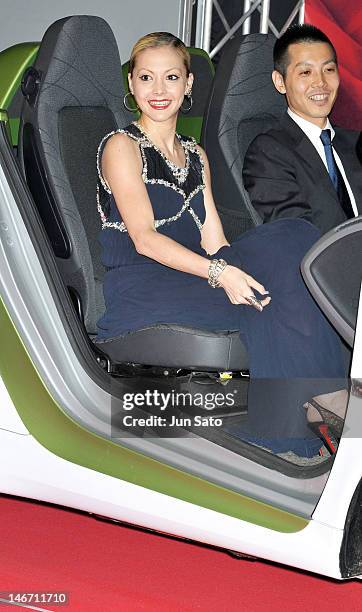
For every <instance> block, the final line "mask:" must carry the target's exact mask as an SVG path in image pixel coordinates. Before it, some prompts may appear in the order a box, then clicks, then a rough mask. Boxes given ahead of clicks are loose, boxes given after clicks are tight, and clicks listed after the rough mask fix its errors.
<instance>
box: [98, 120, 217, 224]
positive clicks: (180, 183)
mask: <svg viewBox="0 0 362 612" xmlns="http://www.w3.org/2000/svg"><path fill="white" fill-rule="evenodd" d="M114 134H127V136H129V137H130V138H132V139H133V140H135V141H136V142H138V144H139V147H140V152H141V157H142V180H143V182H144V183H145V184H151V185H155V184H157V185H164V186H165V187H169V188H170V189H173V190H174V191H176V192H177V193H179V194H180V195H181V196H182V199H183V204H182V206H181V208H180V210H179V211H178V212H177V213H176V214H175V215H172V216H171V217H166V218H164V219H155V223H154V225H155V228H156V229H157V228H158V227H160V226H162V225H165V224H166V223H172V222H174V221H178V219H180V217H181V215H182V214H183V213H184V212H185V211H187V212H188V213H189V214H190V215H191V216H192V218H193V220H194V222H195V224H196V226H197V227H198V229H199V231H201V230H202V223H201V221H200V219H199V217H198V216H197V214H196V212H195V211H194V209H193V208H192V206H191V205H190V202H191V200H192V198H193V197H194V196H195V195H196V194H197V193H198V192H199V191H201V190H203V189H205V174H204V162H203V159H202V157H201V155H200V153H199V151H198V150H197V147H196V141H195V139H194V138H192V139H188V138H185V137H184V136H180V135H179V134H177V138H178V139H179V141H180V144H181V146H182V148H183V150H184V153H185V166H184V167H183V168H181V167H179V166H177V165H176V164H174V163H173V162H172V161H171V160H169V159H167V157H166V156H165V155H164V154H163V153H162V151H160V149H158V147H156V145H154V144H153V143H152V142H151V140H150V139H149V137H148V136H147V134H146V133H145V132H144V131H143V130H142V128H141V126H139V125H138V123H137V122H134V123H133V124H131V125H130V126H128V127H127V128H124V129H119V130H115V131H113V132H110V133H109V134H106V135H105V136H104V138H103V139H102V140H101V142H100V145H99V147H98V152H97V172H98V177H99V182H98V183H97V209H98V212H99V215H100V217H101V222H102V229H106V228H110V229H117V230H119V231H120V232H127V228H126V226H125V224H124V223H123V222H119V221H109V220H108V218H107V214H106V212H105V208H104V207H103V206H102V204H101V187H102V188H103V189H104V190H105V191H106V193H107V194H108V195H109V196H111V195H112V192H111V190H110V189H109V187H108V185H107V183H106V182H105V180H104V178H103V176H102V173H101V169H100V158H101V155H102V152H103V148H104V145H105V143H106V141H107V140H108V138H110V137H111V136H113V135H114ZM148 149H153V150H154V151H156V152H157V153H158V155H159V156H160V157H161V159H162V160H163V161H164V163H165V165H166V167H167V169H168V170H169V172H170V173H171V176H172V178H173V179H174V180H172V181H170V180H166V179H162V178H155V177H152V176H150V175H149V167H148V160H147V157H148V155H147V150H148ZM195 155H196V156H197V157H196V159H197V161H198V165H199V168H200V175H201V176H200V181H199V184H198V185H196V186H195V187H194V188H193V189H192V190H191V191H190V190H189V189H187V187H188V186H189V185H188V183H189V181H188V178H189V176H190V171H191V166H192V162H191V157H193V158H194V156H195Z"/></svg>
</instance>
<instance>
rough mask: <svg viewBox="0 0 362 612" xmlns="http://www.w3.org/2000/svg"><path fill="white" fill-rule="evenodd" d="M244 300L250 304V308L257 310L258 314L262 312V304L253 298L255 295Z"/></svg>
mask: <svg viewBox="0 0 362 612" xmlns="http://www.w3.org/2000/svg"><path fill="white" fill-rule="evenodd" d="M245 299H246V301H247V302H248V303H249V304H250V306H253V307H254V308H256V310H259V312H261V311H262V310H263V304H262V303H261V301H260V300H258V299H257V298H256V297H255V295H249V296H248V297H246V298H245Z"/></svg>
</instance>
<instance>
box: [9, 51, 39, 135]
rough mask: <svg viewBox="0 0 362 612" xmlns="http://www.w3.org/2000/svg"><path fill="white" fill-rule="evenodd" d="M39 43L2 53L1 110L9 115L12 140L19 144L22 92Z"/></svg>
mask: <svg viewBox="0 0 362 612" xmlns="http://www.w3.org/2000/svg"><path fill="white" fill-rule="evenodd" d="M38 49H39V43H38V42H34V43H31V42H30V43H20V44H18V45H14V46H13V47H9V48H8V49H5V50H4V51H1V52H0V75H1V77H0V108H2V109H5V110H6V111H7V112H8V115H9V119H10V121H9V123H10V130H11V138H12V142H13V145H14V146H17V144H18V132H19V121H20V112H21V107H22V102H23V96H22V93H21V90H20V85H21V79H22V76H23V74H24V72H25V70H26V69H27V68H28V67H29V66H31V65H32V64H33V62H34V60H35V57H36V54H37V53H38Z"/></svg>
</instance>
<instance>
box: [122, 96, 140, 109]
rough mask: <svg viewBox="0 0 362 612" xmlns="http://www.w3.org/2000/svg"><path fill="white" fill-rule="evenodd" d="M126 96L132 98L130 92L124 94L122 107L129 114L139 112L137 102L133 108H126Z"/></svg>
mask: <svg viewBox="0 0 362 612" xmlns="http://www.w3.org/2000/svg"><path fill="white" fill-rule="evenodd" d="M128 96H133V93H132V92H131V91H129V92H128V93H126V94H125V95H124V96H123V106H124V107H125V108H126V109H127V110H128V111H130V112H131V113H136V112H137V111H139V110H140V109H139V106H138V104H137V102H136V106H135V107H134V108H131V107H130V106H128V104H127V98H128Z"/></svg>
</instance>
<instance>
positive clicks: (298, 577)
mask: <svg viewBox="0 0 362 612" xmlns="http://www.w3.org/2000/svg"><path fill="white" fill-rule="evenodd" d="M0 541H1V554H0V578H1V580H0V591H12V590H17V591H22V592H24V591H26V592H29V591H47V592H49V591H68V592H69V598H70V603H69V605H68V606H64V607H63V606H56V607H55V606H50V605H49V604H38V606H39V607H43V608H47V609H51V610H56V611H58V612H62V611H63V610H64V612H68V611H69V612H70V611H71V612H73V611H82V612H93V611H94V612H95V611H97V612H108V611H114V610H115V611H117V610H121V611H123V610H125V611H127V612H132V611H133V610H155V611H157V612H159V611H160V612H163V611H167V612H173V611H185V612H186V611H191V610H205V611H207V612H212V611H218V612H220V611H222V610H225V611H228V612H233V611H240V610H243V611H244V610H247V611H253V612H254V611H260V612H266V611H267V612H269V611H274V610H278V611H282V612H284V611H288V612H297V611H298V612H299V611H300V612H306V611H307V612H314V611H315V612H323V611H324V610H329V611H330V612H337V611H341V610H346V611H348V612H357V611H358V612H359V611H360V610H361V609H362V584H361V583H360V582H359V581H353V582H344V583H339V582H334V581H331V580H327V579H322V578H319V577H316V576H313V575H310V574H305V573H303V572H299V571H296V570H291V569H286V568H284V567H279V566H276V565H273V564H270V563H263V562H261V561H255V562H253V561H246V560H239V559H234V558H232V557H231V556H230V555H228V554H227V553H224V552H222V551H218V550H213V549H210V548H207V547H204V546H199V545H195V544H189V543H187V542H183V541H177V540H174V539H172V538H168V537H165V536H160V535H155V534H153V533H146V532H143V531H141V530H137V529H133V528H130V527H124V526H119V525H116V524H110V523H106V522H103V521H99V520H96V519H94V518H92V517H89V516H88V515H84V514H80V513H77V512H73V511H70V510H64V509H59V508H54V507H51V506H47V505H43V504H37V503H31V502H27V501H20V500H18V499H12V498H8V497H1V496H0ZM322 552H323V551H322ZM23 609H24V608H18V607H15V606H7V605H0V610H4V611H5V610H12V611H13V612H14V610H19V611H20V610H23Z"/></svg>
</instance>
